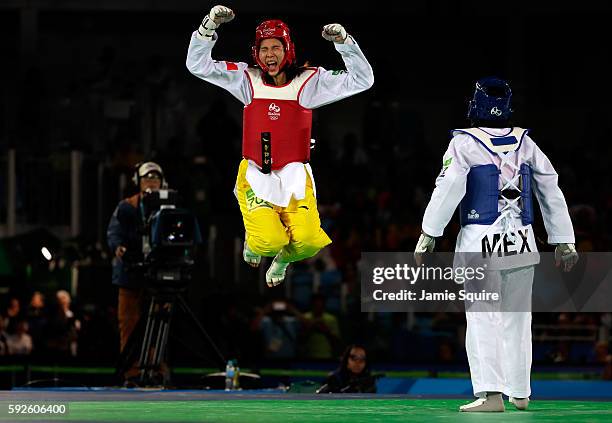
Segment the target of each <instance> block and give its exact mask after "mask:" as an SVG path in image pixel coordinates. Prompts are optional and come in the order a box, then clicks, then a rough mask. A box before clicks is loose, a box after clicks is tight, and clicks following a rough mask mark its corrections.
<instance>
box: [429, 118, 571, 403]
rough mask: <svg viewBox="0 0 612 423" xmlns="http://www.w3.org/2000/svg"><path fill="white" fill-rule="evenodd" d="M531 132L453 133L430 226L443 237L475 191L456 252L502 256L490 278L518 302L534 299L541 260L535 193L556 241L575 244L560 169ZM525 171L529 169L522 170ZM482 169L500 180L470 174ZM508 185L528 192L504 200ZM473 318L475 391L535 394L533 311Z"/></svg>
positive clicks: (470, 342) (469, 343)
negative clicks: (534, 224)
mask: <svg viewBox="0 0 612 423" xmlns="http://www.w3.org/2000/svg"><path fill="white" fill-rule="evenodd" d="M527 132H528V131H527V130H524V129H521V128H503V129H502V128H468V129H463V130H455V131H453V138H452V140H451V141H450V144H449V146H448V149H447V151H446V153H445V154H444V160H443V169H442V172H441V173H440V175H439V176H438V178H437V179H436V187H435V189H434V192H433V194H432V196H431V200H430V202H429V204H428V206H427V208H426V210H425V214H424V216H423V224H422V228H423V231H424V232H425V233H427V234H428V235H431V236H434V237H439V236H442V234H443V231H444V228H445V227H446V225H447V224H448V222H449V220H450V219H451V217H452V215H453V214H454V212H455V209H456V208H457V206H458V205H459V204H460V202H462V201H465V199H467V198H468V197H472V198H474V197H479V198H480V200H483V199H484V200H483V201H473V200H472V201H470V200H468V201H467V203H468V204H465V207H462V208H461V212H460V213H461V216H460V217H461V221H462V228H461V231H460V233H459V235H458V237H457V243H456V246H455V251H456V252H472V253H481V254H482V256H483V257H484V256H485V255H487V256H489V257H492V258H497V257H499V256H501V258H498V260H496V262H495V263H496V267H494V269H496V270H495V271H489V272H487V277H489V278H497V279H496V280H497V281H498V283H500V286H501V289H502V298H503V299H504V301H506V300H508V301H509V302H510V303H511V304H512V303H514V304H516V302H517V301H518V302H520V301H523V302H524V301H527V303H526V304H530V301H531V287H532V283H533V273H534V268H533V265H535V264H537V263H538V262H539V255H538V254H537V247H536V244H535V237H534V235H533V230H532V228H531V220H532V218H533V216H532V213H533V211H532V208H531V205H530V203H531V191H533V193H534V194H535V196H536V198H537V200H538V203H539V205H540V210H541V212H542V215H543V220H544V225H545V227H546V232H547V233H548V243H549V244H559V243H574V231H573V228H572V222H571V220H570V217H569V213H568V209H567V204H566V202H565V198H564V197H563V194H562V192H561V190H560V189H559V186H558V184H557V180H558V175H557V173H556V172H555V170H554V168H553V166H552V165H551V163H550V160H548V158H547V157H546V155H545V154H544V153H543V152H542V151H541V150H540V149H539V148H538V146H537V145H536V144H535V142H534V141H533V140H532V139H531V138H530V137H529V136H528V135H527ZM513 140H515V141H516V142H514V141H513ZM487 165H489V166H487ZM491 165H494V166H491ZM524 169H525V170H526V172H527V173H525V175H524V176H520V175H519V174H520V173H521V172H522V171H523V170H524ZM479 170H486V172H488V175H489V176H490V177H491V178H492V179H488V180H489V181H493V184H489V185H487V183H477V182H475V181H474V180H470V173H472V176H474V175H476V173H478V171H479ZM486 172H485V173H486ZM489 176H484V177H483V178H482V179H481V181H480V182H483V181H485V180H487V178H489ZM470 185H471V186H470ZM491 187H493V189H492V190H491ZM487 190H489V191H488V192H484V191H487ZM504 190H512V191H514V192H515V193H516V192H520V193H521V196H518V197H517V198H516V199H513V198H502V195H500V194H503V193H504V192H505V191H504ZM487 195H488V197H487ZM487 198H488V200H487ZM485 203H487V204H488V206H487V205H485ZM462 205H463V204H462ZM487 208H488V210H487ZM502 309H506V310H512V306H510V308H504V307H503V305H502ZM522 310H524V308H523V309H522ZM466 317H467V333H466V350H467V353H468V360H469V364H470V373H471V378H472V385H473V389H474V394H475V395H476V396H478V397H482V396H484V394H485V393H486V392H487V391H490V392H503V393H505V394H506V395H508V396H512V397H515V398H526V397H529V395H530V394H531V388H530V371H531V313H530V312H524V311H521V312H503V311H502V312H500V311H480V312H466Z"/></svg>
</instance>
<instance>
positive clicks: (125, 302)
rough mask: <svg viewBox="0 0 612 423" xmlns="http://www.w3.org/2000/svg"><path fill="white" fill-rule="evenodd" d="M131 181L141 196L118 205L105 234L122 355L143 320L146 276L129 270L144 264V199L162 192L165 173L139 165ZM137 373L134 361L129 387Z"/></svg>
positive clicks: (127, 376) (148, 164) (128, 373)
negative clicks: (150, 193) (116, 291)
mask: <svg viewBox="0 0 612 423" xmlns="http://www.w3.org/2000/svg"><path fill="white" fill-rule="evenodd" d="M132 180H133V181H134V183H135V184H136V185H137V186H138V187H139V192H138V193H137V194H135V195H133V196H131V197H128V198H125V199H124V200H122V201H120V202H119V204H118V205H117V208H116V209H115V211H114V213H113V215H112V217H111V219H110V222H109V224H108V229H107V232H106V235H107V238H108V246H109V247H110V248H111V250H112V251H113V252H114V254H115V257H114V258H113V284H114V285H117V286H118V287H119V299H118V304H117V319H118V322H119V341H120V348H121V351H122V352H123V350H124V348H125V347H126V344H127V342H128V340H129V338H130V335H131V333H132V331H133V330H134V328H135V327H136V325H137V323H138V320H139V319H140V315H141V303H142V300H143V294H144V290H143V286H144V284H143V282H144V276H143V274H142V273H141V272H135V271H131V269H130V265H136V264H137V263H141V262H142V261H143V260H144V256H143V252H142V250H143V245H142V236H143V228H144V224H145V216H144V207H143V203H142V198H143V195H144V193H145V192H147V191H159V190H160V189H161V188H162V186H164V185H165V184H164V172H163V171H162V168H161V167H160V166H159V165H158V164H157V163H154V162H145V163H142V164H140V165H137V168H136V172H135V173H134V177H133V178H132ZM138 373H139V369H138V366H137V363H136V361H134V362H133V363H132V365H131V367H130V368H129V369H128V370H127V371H126V372H125V374H124V379H125V384H126V386H130V385H133V384H135V383H134V381H135V380H136V378H137V376H138Z"/></svg>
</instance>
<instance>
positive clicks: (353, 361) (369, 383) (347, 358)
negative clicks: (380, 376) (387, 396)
mask: <svg viewBox="0 0 612 423" xmlns="http://www.w3.org/2000/svg"><path fill="white" fill-rule="evenodd" d="M375 392H376V378H375V377H374V376H372V374H371V373H370V365H369V362H368V358H367V354H366V350H365V347H363V346H362V345H357V344H353V345H349V346H348V347H347V348H346V350H345V351H344V354H343V355H342V358H341V360H340V366H339V367H338V369H337V370H336V371H334V372H333V373H331V374H330V375H329V376H328V377H327V380H326V381H325V384H324V385H323V386H321V387H320V388H319V389H318V390H317V394H326V393H375Z"/></svg>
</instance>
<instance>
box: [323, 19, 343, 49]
mask: <svg viewBox="0 0 612 423" xmlns="http://www.w3.org/2000/svg"><path fill="white" fill-rule="evenodd" d="M321 35H322V36H323V38H325V39H326V40H328V41H333V42H334V43H338V44H342V43H344V40H346V36H347V34H346V29H344V27H343V26H342V25H340V24H337V23H334V24H329V25H325V26H324V27H323V32H322V33H321Z"/></svg>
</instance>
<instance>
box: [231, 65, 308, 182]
mask: <svg viewBox="0 0 612 423" xmlns="http://www.w3.org/2000/svg"><path fill="white" fill-rule="evenodd" d="M316 72H317V70H316V69H308V70H306V71H304V72H302V74H301V75H298V76H296V77H295V78H293V80H292V81H291V82H289V83H288V84H286V85H283V86H279V87H276V86H270V85H266V84H264V82H263V80H262V78H261V71H260V70H259V69H254V68H249V69H247V70H246V73H247V75H248V77H249V80H250V83H251V88H252V90H253V91H252V92H253V101H252V102H251V103H250V104H249V105H248V106H245V108H244V114H243V125H242V128H243V129H242V156H243V157H244V158H245V159H249V160H252V161H254V162H255V163H256V164H257V165H258V166H259V167H261V169H262V171H263V172H264V173H269V172H270V171H271V170H279V169H282V168H283V167H284V166H286V165H287V164H289V163H293V162H299V163H306V162H308V161H309V160H310V134H311V131H312V111H311V110H309V109H305V108H304V107H302V106H300V104H299V103H298V97H299V95H300V92H301V91H302V88H303V87H304V85H305V84H306V82H307V81H308V80H309V79H310V78H311V77H312V76H313V75H314V74H315V73H316Z"/></svg>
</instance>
